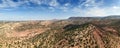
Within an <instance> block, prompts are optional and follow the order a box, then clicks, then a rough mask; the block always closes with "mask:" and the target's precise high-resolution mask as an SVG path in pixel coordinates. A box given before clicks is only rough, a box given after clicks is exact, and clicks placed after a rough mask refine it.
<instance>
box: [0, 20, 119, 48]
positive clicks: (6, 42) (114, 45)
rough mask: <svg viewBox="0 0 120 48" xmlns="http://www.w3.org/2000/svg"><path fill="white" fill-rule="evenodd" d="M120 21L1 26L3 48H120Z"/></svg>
mask: <svg viewBox="0 0 120 48" xmlns="http://www.w3.org/2000/svg"><path fill="white" fill-rule="evenodd" d="M119 24H120V20H102V21H92V22H84V23H82V22H81V21H68V20H58V21H30V22H4V23H1V24H0V48H119V47H120V41H119V40H120V25H119Z"/></svg>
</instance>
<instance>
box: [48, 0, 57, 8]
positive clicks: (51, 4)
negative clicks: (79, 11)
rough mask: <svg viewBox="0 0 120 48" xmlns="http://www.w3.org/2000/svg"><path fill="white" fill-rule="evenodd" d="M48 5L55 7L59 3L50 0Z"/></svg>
mask: <svg viewBox="0 0 120 48" xmlns="http://www.w3.org/2000/svg"><path fill="white" fill-rule="evenodd" d="M49 5H50V6H53V7H56V6H59V3H58V2H57V0H51V2H50V3H49Z"/></svg>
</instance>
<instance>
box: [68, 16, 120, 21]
mask: <svg viewBox="0 0 120 48" xmlns="http://www.w3.org/2000/svg"><path fill="white" fill-rule="evenodd" d="M103 19H104V20H105V19H120V15H110V16H106V17H70V18H68V20H103Z"/></svg>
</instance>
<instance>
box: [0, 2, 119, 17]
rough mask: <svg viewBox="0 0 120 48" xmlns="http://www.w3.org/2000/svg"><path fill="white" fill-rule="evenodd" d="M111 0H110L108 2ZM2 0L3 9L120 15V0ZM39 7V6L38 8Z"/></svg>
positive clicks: (84, 14) (0, 7)
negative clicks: (42, 9) (43, 9)
mask: <svg viewBox="0 0 120 48" xmlns="http://www.w3.org/2000/svg"><path fill="white" fill-rule="evenodd" d="M108 1H109V2H108ZM108 1H107V0H1V1H0V10H3V9H8V8H11V9H16V8H17V9H19V8H22V7H24V8H29V7H32V8H34V9H39V8H46V9H48V10H51V11H52V12H54V11H56V10H57V11H59V10H60V11H63V12H75V13H78V14H80V15H83V16H105V15H111V14H113V15H114V14H115V15H119V13H120V11H119V10H120V0H117V1H114V0H108ZM110 1H111V2H110ZM36 7H37V8H36Z"/></svg>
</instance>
